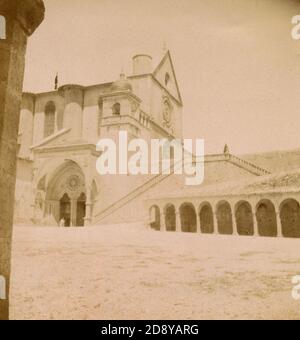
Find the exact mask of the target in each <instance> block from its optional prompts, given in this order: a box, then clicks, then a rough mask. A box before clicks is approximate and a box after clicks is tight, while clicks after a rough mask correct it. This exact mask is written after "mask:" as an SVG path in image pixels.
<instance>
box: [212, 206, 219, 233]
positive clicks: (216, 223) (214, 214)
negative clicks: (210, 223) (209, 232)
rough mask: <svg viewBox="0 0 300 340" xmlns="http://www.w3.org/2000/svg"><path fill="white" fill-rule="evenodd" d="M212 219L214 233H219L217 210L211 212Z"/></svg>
mask: <svg viewBox="0 0 300 340" xmlns="http://www.w3.org/2000/svg"><path fill="white" fill-rule="evenodd" d="M213 219H214V233H213V234H214V235H219V229H218V215H217V212H216V211H214V212H213Z"/></svg>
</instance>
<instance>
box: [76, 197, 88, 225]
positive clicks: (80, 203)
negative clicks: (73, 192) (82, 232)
mask: <svg viewBox="0 0 300 340" xmlns="http://www.w3.org/2000/svg"><path fill="white" fill-rule="evenodd" d="M85 207H86V196H85V193H81V195H80V196H79V198H78V200H77V214H76V226H77V227H83V226H84V218H85Z"/></svg>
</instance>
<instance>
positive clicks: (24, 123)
mask: <svg viewBox="0 0 300 340" xmlns="http://www.w3.org/2000/svg"><path fill="white" fill-rule="evenodd" d="M20 119H21V121H20V128H19V141H18V143H19V155H18V174H17V178H18V179H17V192H16V222H17V223H22V222H23V223H29V222H33V223H38V224H46V225H58V224H59V222H60V221H61V220H62V219H63V220H64V221H65V225H66V226H84V225H90V224H92V223H93V222H94V218H95V216H97V214H98V213H99V212H101V211H103V210H105V209H106V208H107V207H108V206H109V205H111V204H113V203H114V202H115V201H118V200H120V199H121V198H122V197H124V196H125V195H127V194H128V193H130V192H131V191H132V190H134V189H135V188H136V186H139V185H142V184H143V183H144V182H145V181H147V180H149V179H150V177H151V176H150V177H149V176H145V175H143V176H142V175H141V176H127V175H120V176H110V175H107V176H99V174H98V173H97V172H96V167H95V164H96V161H97V158H98V157H99V152H97V151H96V144H97V142H98V141H99V139H100V138H101V139H103V138H110V139H113V140H117V138H118V135H119V131H127V133H128V139H129V140H131V139H134V138H143V139H144V140H146V141H149V142H150V140H151V139H153V138H158V139H159V138H168V139H173V138H180V137H181V134H182V100H181V96H180V92H179V88H178V84H177V80H176V76H175V72H174V67H173V63H172V59H171V55H170V53H169V52H167V53H166V54H165V56H164V58H163V59H162V60H161V62H160V64H159V65H158V66H157V67H156V68H155V69H154V70H153V65H152V58H151V57H150V56H148V55H136V56H135V57H134V58H133V74H132V75H131V76H130V77H125V75H124V74H121V75H120V79H118V80H117V81H115V82H112V83H105V84H99V85H93V86H87V87H84V86H80V85H74V84H71V85H65V86H62V87H60V88H58V89H57V90H55V91H52V92H47V93H38V94H32V93H24V94H23V101H22V109H21V118H20Z"/></svg>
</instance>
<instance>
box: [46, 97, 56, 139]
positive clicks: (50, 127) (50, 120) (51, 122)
mask: <svg viewBox="0 0 300 340" xmlns="http://www.w3.org/2000/svg"><path fill="white" fill-rule="evenodd" d="M55 111H56V107H55V104H54V103H53V102H49V103H48V104H47V105H46V108H45V123H44V137H45V138H47V137H49V136H51V135H53V134H54V131H55Z"/></svg>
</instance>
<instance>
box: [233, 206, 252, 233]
mask: <svg viewBox="0 0 300 340" xmlns="http://www.w3.org/2000/svg"><path fill="white" fill-rule="evenodd" d="M235 218H236V225H237V231H238V234H239V235H241V236H253V235H254V222H253V214H252V207H251V205H250V203H248V202H246V201H242V202H239V203H238V204H237V206H236V212H235Z"/></svg>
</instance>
